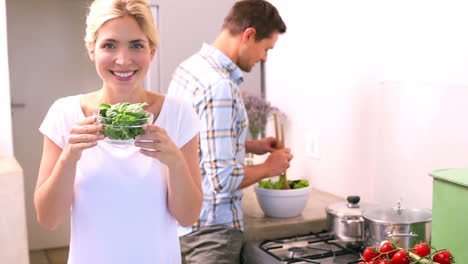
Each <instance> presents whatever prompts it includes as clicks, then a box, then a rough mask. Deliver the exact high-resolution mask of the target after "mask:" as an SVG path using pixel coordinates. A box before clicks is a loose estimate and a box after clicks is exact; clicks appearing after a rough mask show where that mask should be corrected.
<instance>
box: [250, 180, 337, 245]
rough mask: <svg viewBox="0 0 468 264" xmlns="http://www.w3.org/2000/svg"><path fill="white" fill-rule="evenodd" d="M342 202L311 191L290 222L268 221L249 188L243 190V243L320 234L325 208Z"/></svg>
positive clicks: (315, 190) (316, 191) (323, 222)
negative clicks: (303, 205) (311, 233)
mask: <svg viewBox="0 0 468 264" xmlns="http://www.w3.org/2000/svg"><path fill="white" fill-rule="evenodd" d="M342 201H345V199H344V198H342V197H339V196H335V195H333V194H330V193H327V192H324V191H320V190H317V189H314V188H312V192H311V193H310V197H309V200H308V201H307V205H306V208H304V211H303V212H302V215H299V216H297V217H293V218H271V217H267V216H265V215H264V214H263V211H262V209H261V208H260V205H259V204H258V202H257V197H256V195H255V191H254V188H253V186H251V187H249V188H246V189H245V190H244V198H243V199H242V207H243V211H244V227H245V232H244V237H245V240H246V241H250V240H264V239H272V238H280V237H287V236H294V235H301V234H307V233H310V232H316V231H321V230H323V229H325V228H326V218H327V217H326V212H325V208H326V207H327V206H328V205H329V204H332V203H336V202H342Z"/></svg>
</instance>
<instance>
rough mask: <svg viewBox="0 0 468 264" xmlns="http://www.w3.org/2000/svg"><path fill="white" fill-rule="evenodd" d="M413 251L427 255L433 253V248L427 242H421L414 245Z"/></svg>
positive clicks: (421, 255) (423, 255)
mask: <svg viewBox="0 0 468 264" xmlns="http://www.w3.org/2000/svg"><path fill="white" fill-rule="evenodd" d="M413 253H414V254H416V255H418V256H420V257H425V256H427V255H429V254H430V253H431V248H430V247H429V246H428V245H427V244H426V243H419V244H416V245H414V249H413Z"/></svg>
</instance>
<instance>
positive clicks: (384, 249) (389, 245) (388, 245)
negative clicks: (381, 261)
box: [380, 242, 396, 259]
mask: <svg viewBox="0 0 468 264" xmlns="http://www.w3.org/2000/svg"><path fill="white" fill-rule="evenodd" d="M395 249H396V247H395V246H394V245H393V244H392V243H390V242H385V243H384V244H383V245H382V246H381V247H380V253H385V252H390V251H392V252H391V253H388V254H385V255H384V258H389V259H391V258H392V257H393V255H394V254H395V252H396V250H395Z"/></svg>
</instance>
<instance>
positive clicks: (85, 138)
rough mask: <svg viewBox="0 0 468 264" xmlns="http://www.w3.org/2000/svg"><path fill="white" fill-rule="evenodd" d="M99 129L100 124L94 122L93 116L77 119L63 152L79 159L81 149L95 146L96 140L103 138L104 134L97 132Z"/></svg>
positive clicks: (100, 127)
mask: <svg viewBox="0 0 468 264" xmlns="http://www.w3.org/2000/svg"><path fill="white" fill-rule="evenodd" d="M101 130H102V125H101V124H96V117H95V116H90V117H86V118H85V119H82V120H79V121H77V122H76V123H75V126H74V127H73V128H72V130H71V131H70V136H69V137H68V144H67V145H66V146H65V149H64V154H65V155H66V156H68V157H72V158H74V159H76V160H79V159H80V158H81V153H82V152H83V150H85V149H88V148H92V147H94V146H96V145H97V141H98V140H102V139H104V135H102V134H99V131H101Z"/></svg>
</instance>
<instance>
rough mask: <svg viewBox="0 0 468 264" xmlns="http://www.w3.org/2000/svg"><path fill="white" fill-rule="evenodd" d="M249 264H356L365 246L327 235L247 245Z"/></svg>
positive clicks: (246, 263) (304, 236)
mask: <svg viewBox="0 0 468 264" xmlns="http://www.w3.org/2000/svg"><path fill="white" fill-rule="evenodd" d="M244 249H245V252H244V254H243V257H244V258H245V261H244V263H245V264H250V263H252V264H263V263H265V264H274V263H285V264H289V263H294V264H302V263H319V264H355V263H358V262H359V258H360V254H359V252H362V249H363V248H362V245H359V244H349V243H347V242H345V241H341V240H337V239H335V237H334V236H333V235H331V234H329V233H327V232H326V231H322V232H318V233H310V234H307V235H301V236H293V237H286V238H278V239H270V240H264V241H260V242H256V243H253V244H252V243H247V244H246V246H245V247H244Z"/></svg>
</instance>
